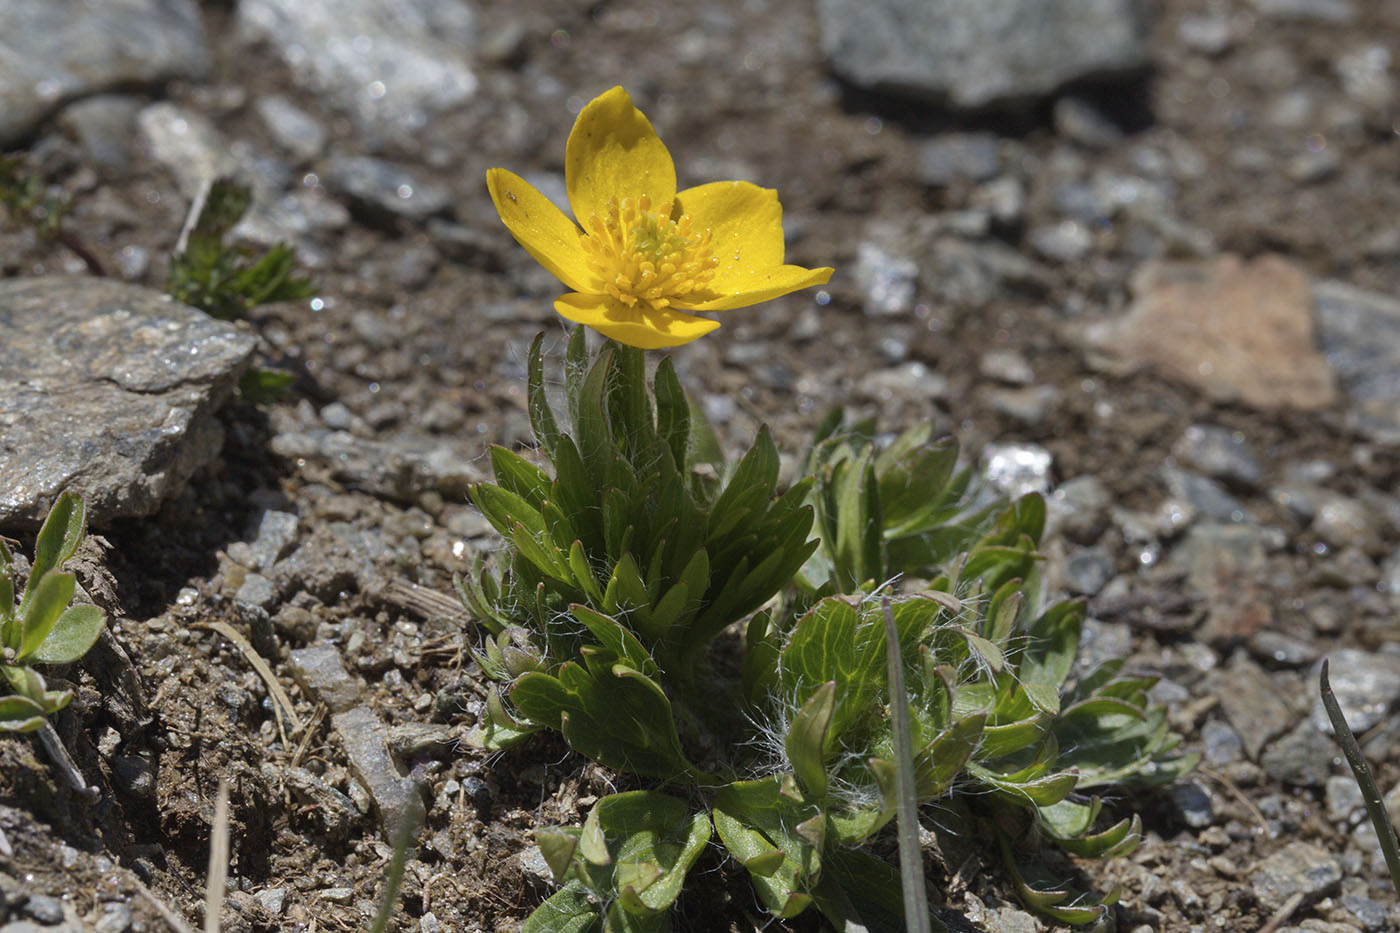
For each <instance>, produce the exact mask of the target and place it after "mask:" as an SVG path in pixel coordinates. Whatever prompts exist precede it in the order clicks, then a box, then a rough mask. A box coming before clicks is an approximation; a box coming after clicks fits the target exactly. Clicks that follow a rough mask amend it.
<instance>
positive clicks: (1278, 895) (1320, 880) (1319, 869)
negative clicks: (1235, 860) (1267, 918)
mask: <svg viewBox="0 0 1400 933" xmlns="http://www.w3.org/2000/svg"><path fill="white" fill-rule="evenodd" d="M1341 880H1342V866H1341V864H1340V863H1339V862H1338V861H1337V860H1336V859H1335V858H1334V857H1333V856H1332V855H1331V854H1330V853H1329V852H1327V851H1326V850H1325V849H1322V848H1319V847H1318V846H1315V845H1313V844H1312V843H1310V842H1293V843H1289V844H1288V845H1287V846H1286V847H1285V848H1283V849H1281V850H1280V851H1278V852H1275V853H1274V854H1273V855H1271V856H1269V857H1268V858H1266V859H1264V860H1263V861H1262V862H1260V863H1259V865H1258V866H1257V867H1256V868H1255V869H1254V871H1253V872H1252V873H1250V876H1249V884H1250V887H1252V888H1253V889H1254V896H1255V897H1257V898H1259V902H1260V903H1261V904H1263V905H1264V907H1265V909H1266V910H1270V911H1273V910H1277V909H1278V908H1280V907H1282V906H1283V905H1284V903H1285V902H1287V901H1288V899H1289V898H1291V897H1292V896H1293V895H1294V894H1295V893H1301V894H1303V896H1304V902H1305V903H1306V902H1309V901H1313V900H1316V899H1317V898H1319V897H1321V896H1323V895H1324V894H1326V893H1328V892H1329V891H1331V890H1332V889H1333V888H1334V887H1336V886H1337V885H1338V884H1339V883H1340V882H1341Z"/></svg>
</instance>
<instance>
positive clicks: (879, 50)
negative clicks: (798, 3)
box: [817, 0, 1148, 109]
mask: <svg viewBox="0 0 1400 933" xmlns="http://www.w3.org/2000/svg"><path fill="white" fill-rule="evenodd" d="M817 12H818V16H819V18H820V22H821V30H822V50H823V52H825V54H826V57H827V61H828V62H829V63H830V65H831V67H832V69H833V70H834V71H836V73H837V74H839V75H840V76H841V77H842V78H844V79H846V80H847V81H850V82H851V83H852V84H854V85H857V86H858V87H861V88H865V89H867V90H872V91H879V92H894V93H899V94H906V95H910V96H914V97H919V98H923V99H926V100H931V101H933V102H935V103H939V104H943V103H947V104H951V105H952V106H953V107H957V108H967V109H976V108H980V107H986V106H989V105H995V104H1007V103H1016V102H1021V101H1027V100H1034V99H1035V98H1038V97H1042V96H1044V95H1047V94H1049V93H1050V92H1052V91H1054V90H1055V89H1056V88H1059V87H1060V86H1062V85H1064V84H1066V83H1067V82H1070V81H1077V80H1082V79H1086V78H1094V77H1104V76H1108V75H1114V74H1123V73H1126V72H1133V71H1138V70H1140V69H1142V68H1144V67H1146V65H1147V63H1148V56H1147V42H1146V40H1147V29H1148V4H1147V3H1146V2H1145V0H998V2H995V3H989V2H987V0H818V3H817Z"/></svg>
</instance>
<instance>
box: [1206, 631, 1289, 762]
mask: <svg viewBox="0 0 1400 933" xmlns="http://www.w3.org/2000/svg"><path fill="white" fill-rule="evenodd" d="M1210 682H1211V683H1213V684H1214V685H1215V690H1214V692H1215V693H1216V694H1217V695H1218V696H1219V697H1220V707H1221V709H1222V710H1224V712H1225V718H1226V719H1228V720H1229V721H1230V725H1232V726H1233V727H1234V728H1235V732H1236V733H1238V734H1239V736H1240V739H1241V741H1242V742H1243V743H1244V747H1245V751H1246V752H1248V754H1249V757H1250V758H1252V759H1256V760H1257V759H1258V758H1259V753H1260V752H1261V751H1262V750H1263V748H1264V745H1265V743H1266V742H1268V741H1269V740H1270V739H1272V738H1274V737H1275V736H1277V735H1280V734H1282V733H1283V732H1284V731H1286V730H1287V729H1288V728H1289V727H1291V726H1292V725H1293V723H1294V718H1293V711H1292V710H1291V709H1289V707H1288V703H1287V702H1286V701H1285V700H1284V698H1283V696H1282V695H1281V694H1280V693H1279V691H1278V689H1277V688H1276V687H1275V686H1274V684H1273V682H1272V681H1271V680H1270V679H1269V675H1268V674H1266V673H1265V672H1264V671H1263V670H1261V669H1260V667H1259V665H1257V664H1255V663H1254V662H1253V661H1251V660H1249V659H1248V658H1246V657H1243V656H1241V655H1236V656H1235V658H1234V659H1233V661H1232V662H1231V663H1230V666H1229V667H1228V668H1227V669H1225V670H1221V671H1216V672H1212V676H1211V678H1210Z"/></svg>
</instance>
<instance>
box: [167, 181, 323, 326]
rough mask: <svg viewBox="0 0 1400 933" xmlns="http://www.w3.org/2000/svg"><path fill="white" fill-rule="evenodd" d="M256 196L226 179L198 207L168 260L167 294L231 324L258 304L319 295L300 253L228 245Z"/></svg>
mask: <svg viewBox="0 0 1400 933" xmlns="http://www.w3.org/2000/svg"><path fill="white" fill-rule="evenodd" d="M251 203H252V194H251V192H250V191H249V190H248V188H247V187H246V186H244V185H240V184H238V183H237V182H235V181H232V180H230V179H227V178H221V179H219V180H217V181H215V182H214V183H213V184H212V185H211V186H210V187H209V190H208V193H207V196H206V197H205V200H204V203H203V205H201V206H200V207H199V212H198V216H197V217H196V219H195V221H194V224H193V225H192V226H191V227H190V228H189V230H188V231H187V235H186V236H184V237H182V240H183V245H182V247H181V248H178V249H177V250H176V253H175V255H174V256H173V257H171V260H170V281H169V283H168V284H167V286H166V290H167V291H168V292H169V293H170V295H171V297H173V298H175V299H176V300H177V301H183V302H184V303H185V304H187V305H192V306H194V307H196V308H199V309H200V310H201V311H204V312H206V313H207V314H209V315H211V316H213V317H216V318H221V319H223V320H232V319H233V318H239V317H242V316H243V315H245V314H246V313H247V312H248V311H249V310H250V309H252V308H256V307H257V306H258V305H263V304H269V303H271V302H275V301H299V300H301V299H303V298H310V297H311V296H312V295H314V294H316V284H315V283H314V282H312V281H311V280H310V279H307V278H303V277H301V276H299V275H298V274H297V268H296V254H295V253H294V252H293V250H292V248H291V247H290V246H287V245H286V244H284V243H278V244H277V245H275V246H273V247H272V248H271V249H269V250H267V251H266V252H264V253H262V254H261V255H258V253H257V251H256V250H253V249H249V248H246V247H238V246H230V245H228V244H227V243H225V242H224V240H225V238H226V237H227V236H228V234H229V231H231V230H232V229H233V228H234V226H236V225H237V223H238V221H239V220H241V219H242V218H243V215H244V214H246V213H247V212H248V207H249V205H250V204H251Z"/></svg>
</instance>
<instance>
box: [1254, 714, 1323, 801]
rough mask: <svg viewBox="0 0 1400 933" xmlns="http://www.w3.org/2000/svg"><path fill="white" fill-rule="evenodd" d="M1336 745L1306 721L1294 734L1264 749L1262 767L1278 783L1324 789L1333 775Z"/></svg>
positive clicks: (1261, 759) (1261, 758)
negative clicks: (1332, 766)
mask: <svg viewBox="0 0 1400 933" xmlns="http://www.w3.org/2000/svg"><path fill="white" fill-rule="evenodd" d="M1335 754H1337V746H1336V744H1335V743H1334V742H1333V741H1332V740H1331V739H1330V738H1328V737H1327V736H1325V735H1323V734H1322V733H1321V732H1319V731H1318V729H1317V726H1315V725H1313V723H1312V722H1311V721H1304V722H1303V723H1301V724H1299V726H1298V727H1297V728H1296V729H1294V730H1293V731H1292V732H1290V733H1288V734H1287V735H1285V736H1284V737H1283V738H1281V739H1279V740H1278V741H1277V742H1274V743H1273V744H1272V745H1270V746H1269V747H1268V748H1266V749H1264V754H1263V755H1262V756H1260V758H1259V764H1260V766H1261V767H1263V769H1264V773H1265V774H1267V775H1268V776H1269V777H1271V778H1273V779H1274V780H1276V781H1282V782H1283V783H1285V784H1293V785H1296V786H1299V787H1321V786H1323V784H1325V783H1326V782H1327V778H1328V777H1330V776H1331V774H1332V769H1331V767H1330V764H1331V761H1332V756H1334V755H1335Z"/></svg>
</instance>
